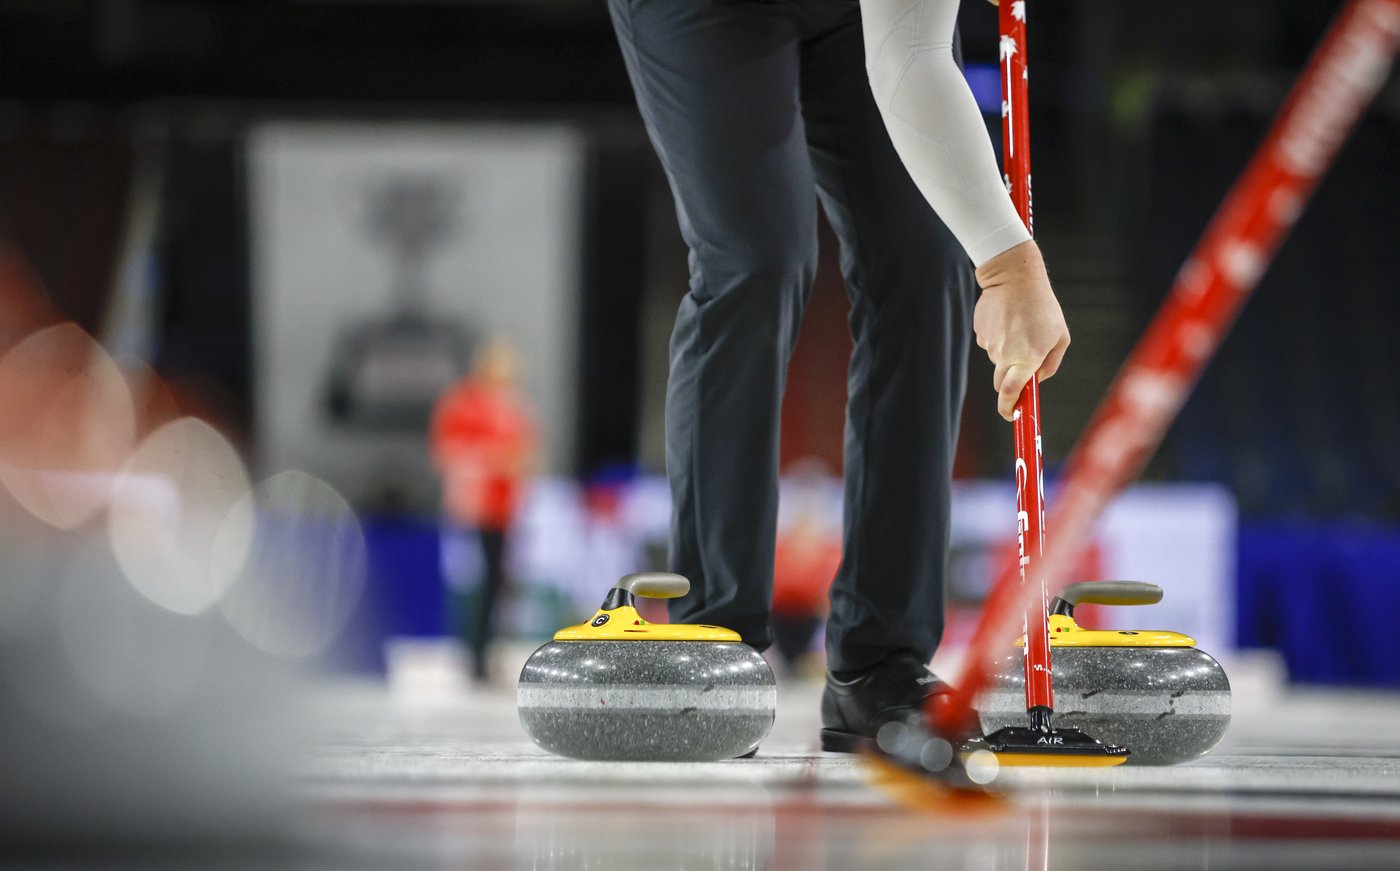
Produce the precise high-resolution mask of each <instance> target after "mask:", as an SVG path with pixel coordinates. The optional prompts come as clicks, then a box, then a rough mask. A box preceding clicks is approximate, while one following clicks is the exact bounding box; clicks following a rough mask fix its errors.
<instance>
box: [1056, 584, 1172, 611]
mask: <svg viewBox="0 0 1400 871" xmlns="http://www.w3.org/2000/svg"><path fill="white" fill-rule="evenodd" d="M1060 598H1061V599H1064V600H1065V601H1066V602H1068V603H1069V604H1070V605H1071V606H1074V605H1082V604H1087V605H1155V604H1157V603H1158V602H1160V601H1162V588H1161V587H1159V586H1157V585H1156V584H1149V583H1147V582H1146V581H1080V582H1078V583H1074V584H1066V585H1065V588H1064V589H1063V590H1060Z"/></svg>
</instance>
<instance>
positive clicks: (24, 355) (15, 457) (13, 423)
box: [0, 324, 136, 529]
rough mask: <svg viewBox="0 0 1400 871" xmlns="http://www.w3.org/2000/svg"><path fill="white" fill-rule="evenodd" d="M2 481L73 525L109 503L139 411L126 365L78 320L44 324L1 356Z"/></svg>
mask: <svg viewBox="0 0 1400 871" xmlns="http://www.w3.org/2000/svg"><path fill="white" fill-rule="evenodd" d="M0 408H3V409H5V414H4V416H3V419H0V481H3V483H4V486H5V488H6V489H7V490H8V491H9V492H10V495H11V496H13V497H14V498H15V500H16V501H18V502H19V503H20V504H21V505H23V506H24V507H25V508H26V509H27V510H28V511H29V512H30V513H32V514H34V515H35V516H36V517H38V518H40V519H41V520H43V521H45V522H46V523H49V524H52V525H54V526H57V527H59V528H62V529H73V528H75V527H77V526H79V525H81V524H82V523H84V522H86V521H88V520H89V519H91V518H92V517H94V516H95V515H96V514H97V513H98V512H99V511H100V510H101V509H102V507H103V506H104V505H105V504H106V501H107V498H108V495H109V493H110V489H111V484H112V480H113V475H114V474H115V473H116V472H117V470H118V469H120V468H121V466H122V464H123V463H124V462H125V461H126V459H127V456H128V455H129V454H130V452H131V449H132V446H133V444H134V442H135V435H136V412H135V409H134V407H133V403H132V398H131V391H130V390H129V389H128V388H127V384H126V380H125V379H124V377H123V375H122V372H121V370H120V369H119V368H118V367H117V365H116V364H115V363H114V362H113V361H112V358H111V357H110V356H108V355H107V353H106V352H105V351H104V350H103V349H102V347H101V346H100V345H99V344H98V343H97V342H95V341H94V340H93V339H92V338H91V337H90V336H88V335H87V334H86V333H85V332H83V331H82V330H81V329H79V328H78V327H77V326H75V325H73V324H59V325H57V326H52V327H48V328H46V329H42V330H39V331H38V332H35V333H33V334H31V335H30V336H28V337H27V338H25V339H24V340H23V341H21V342H19V343H18V344H16V345H15V346H14V347H13V348H11V349H10V350H9V352H8V353H6V354H5V356H4V357H3V359H0Z"/></svg>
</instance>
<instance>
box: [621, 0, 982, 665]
mask: <svg viewBox="0 0 1400 871" xmlns="http://www.w3.org/2000/svg"><path fill="white" fill-rule="evenodd" d="M609 3H610V7H611V12H612V17H613V23H614V25H615V27H616V30H617V35H618V40H619V42H620V43H621V46H622V53H623V56H624V59H625V61H626V64H627V69H628V72H629V74H630V76H631V80H632V85H633V88H634V89H635V91H636V95H637V103H638V106H639V107H640V109H641V113H642V118H643V119H644V121H645V123H646V127H647V130H648V133H649V134H650V136H651V140H652V143H653V144H654V146H655V148H656V151H657V154H658V155H659V156H660V158H661V163H662V165H663V167H664V168H665V171H666V174H667V176H668V178H669V180H670V184H671V189H672V191H673V193H674V194H675V200H676V212H677V216H678V218H679V220H680V225H681V232H682V235H683V236H684V238H685V241H686V244H687V245H688V246H689V248H690V276H691V277H690V289H689V292H688V293H687V294H686V295H685V298H684V299H683V300H682V302H681V305H680V311H679V314H678V315H677V318H676V326H675V331H674V333H673V335H672V338H671V359H670V366H671V374H670V381H669V384H668V388H667V397H666V451H667V473H668V475H669V477H670V482H671V490H672V498H673V500H674V519H673V527H672V538H671V562H672V569H673V570H674V571H676V572H679V573H680V574H683V575H686V576H687V577H689V578H690V580H691V582H692V584H693V589H692V591H691V593H690V595H688V596H686V597H685V598H683V599H679V600H676V601H674V602H673V603H672V608H671V617H672V619H673V620H677V621H684V622H699V623H715V624H718V625H721V626H727V627H729V628H731V629H734V630H736V631H737V632H739V633H740V634H741V635H742V636H743V637H744V639H745V640H746V641H748V642H749V643H750V644H753V645H754V646H756V647H758V648H759V649H763V648H765V647H766V646H767V645H768V644H769V642H770V640H771V634H770V629H769V625H768V614H769V598H770V595H771V588H772V578H773V552H774V542H775V537H776V531H777V502H778V425H779V408H780V404H781V400H782V393H783V387H784V383H785V380H786V377H787V364H788V358H789V356H790V355H791V352H792V349H793V345H794V343H795V342H796V339H797V331H798V326H799V324H800V323H801V320H802V313H803V309H804V307H805V305H806V302H807V299H808V296H809V293H810V289H811V283H812V277H813V273H814V272H815V269H816V244H817V242H816V222H817V212H816V209H817V200H818V199H820V200H821V204H822V206H823V208H824V209H825V211H826V213H827V216H828V218H829V219H830V221H831V223H832V226H833V227H834V228H835V230H836V234H837V237H838V238H839V239H840V242H841V269H842V272H843V274H844V275H845V279H846V285H847V288H848V292H849V294H850V299H851V315H850V326H851V332H852V335H853V337H854V353H853V356H852V359H851V366H850V373H849V379H848V384H847V389H848V394H849V400H848V406H847V417H846V432H845V550H844V557H843V561H842V564H841V568H840V571H839V573H838V575H837V578H836V581H835V583H834V585H833V587H832V591H831V615H830V619H829V621H828V625H827V653H828V660H829V662H828V665H829V667H830V668H831V669H832V670H834V671H849V670H855V669H860V668H864V667H866V666H869V665H872V664H874V663H875V662H877V661H879V660H880V659H882V658H883V657H885V656H886V655H888V654H889V653H892V652H895V651H903V650H908V651H913V652H915V653H917V654H918V655H920V656H924V657H928V656H931V655H932V654H933V651H934V648H935V647H936V646H937V644H938V640H939V637H940V635H941V633H942V627H943V575H944V572H945V567H946V561H947V549H948V520H949V481H950V477H951V469H952V458H953V449H954V445H955V443H956V441H957V430H958V415H959V412H960V410H961V407H962V400H963V394H964V390H965V386H966V375H967V373H966V361H967V355H968V342H969V337H970V333H971V315H972V305H973V299H974V293H975V284H974V281H973V277H972V269H971V265H970V263H969V262H968V259H967V257H966V255H965V254H964V253H963V251H962V249H961V248H960V247H959V245H958V243H957V241H956V240H955V239H954V238H953V236H952V234H950V233H949V232H948V230H947V228H945V227H944V226H943V224H942V223H941V222H940V221H939V220H938V218H937V216H936V215H935V214H934V213H933V211H932V209H930V208H929V206H928V204H927V203H926V202H925V201H924V199H923V197H922V196H921V195H920V193H919V191H918V190H917V189H916V188H915V186H914V183H913V182H912V181H911V180H910V178H909V176H908V174H907V173H906V172H905V170H904V167H903V166H902V165H901V163H900V161H899V158H898V156H897V155H896V154H895V152H894V148H893V147H892V146H891V145H890V142H889V138H888V136H887V135H886V133H885V129H884V126H883V124H882V122H881V119H880V116H879V113H878V110H877V109H876V106H875V103H874V100H873V98H872V97H871V95H870V90H869V86H868V84H867V81H866V74H865V63H864V49H863V46H862V38H861V31H860V13H859V8H858V6H857V4H856V3H855V2H853V0H609ZM833 389H835V388H834V385H833Z"/></svg>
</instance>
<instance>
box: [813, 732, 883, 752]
mask: <svg viewBox="0 0 1400 871" xmlns="http://www.w3.org/2000/svg"><path fill="white" fill-rule="evenodd" d="M874 749H875V739H874V738H867V737H866V736H864V735H857V734H855V733H854V732H843V731H841V730H840V729H823V730H822V750H823V751H824V752H826V753H869V752H872V751H873V750H874Z"/></svg>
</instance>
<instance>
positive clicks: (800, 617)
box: [772, 514, 841, 672]
mask: <svg viewBox="0 0 1400 871" xmlns="http://www.w3.org/2000/svg"><path fill="white" fill-rule="evenodd" d="M840 565H841V537H840V536H839V535H836V534H835V533H833V532H832V531H831V530H829V529H827V528H826V527H825V526H824V525H823V524H822V523H821V522H820V521H818V520H817V519H816V518H815V517H812V516H811V515H809V514H803V515H801V516H799V517H798V518H797V520H796V521H794V522H793V524H792V525H791V526H789V527H788V529H786V530H785V531H783V532H780V533H779V534H778V541H777V549H776V551H775V552H774V556H773V611H772V624H773V643H774V645H775V646H776V647H777V648H778V654H779V655H780V656H781V657H782V661H783V664H784V665H785V666H787V669H788V671H789V672H796V671H797V670H798V667H799V666H800V664H801V660H802V657H803V655H804V654H806V653H807V651H808V650H810V649H811V647H812V638H813V636H814V635H815V634H816V631H817V628H818V627H819V626H821V623H822V620H823V619H825V617H826V611H827V594H828V591H829V590H830V589H831V582H832V579H833V578H835V577H836V570H837V568H839V567H840Z"/></svg>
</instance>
